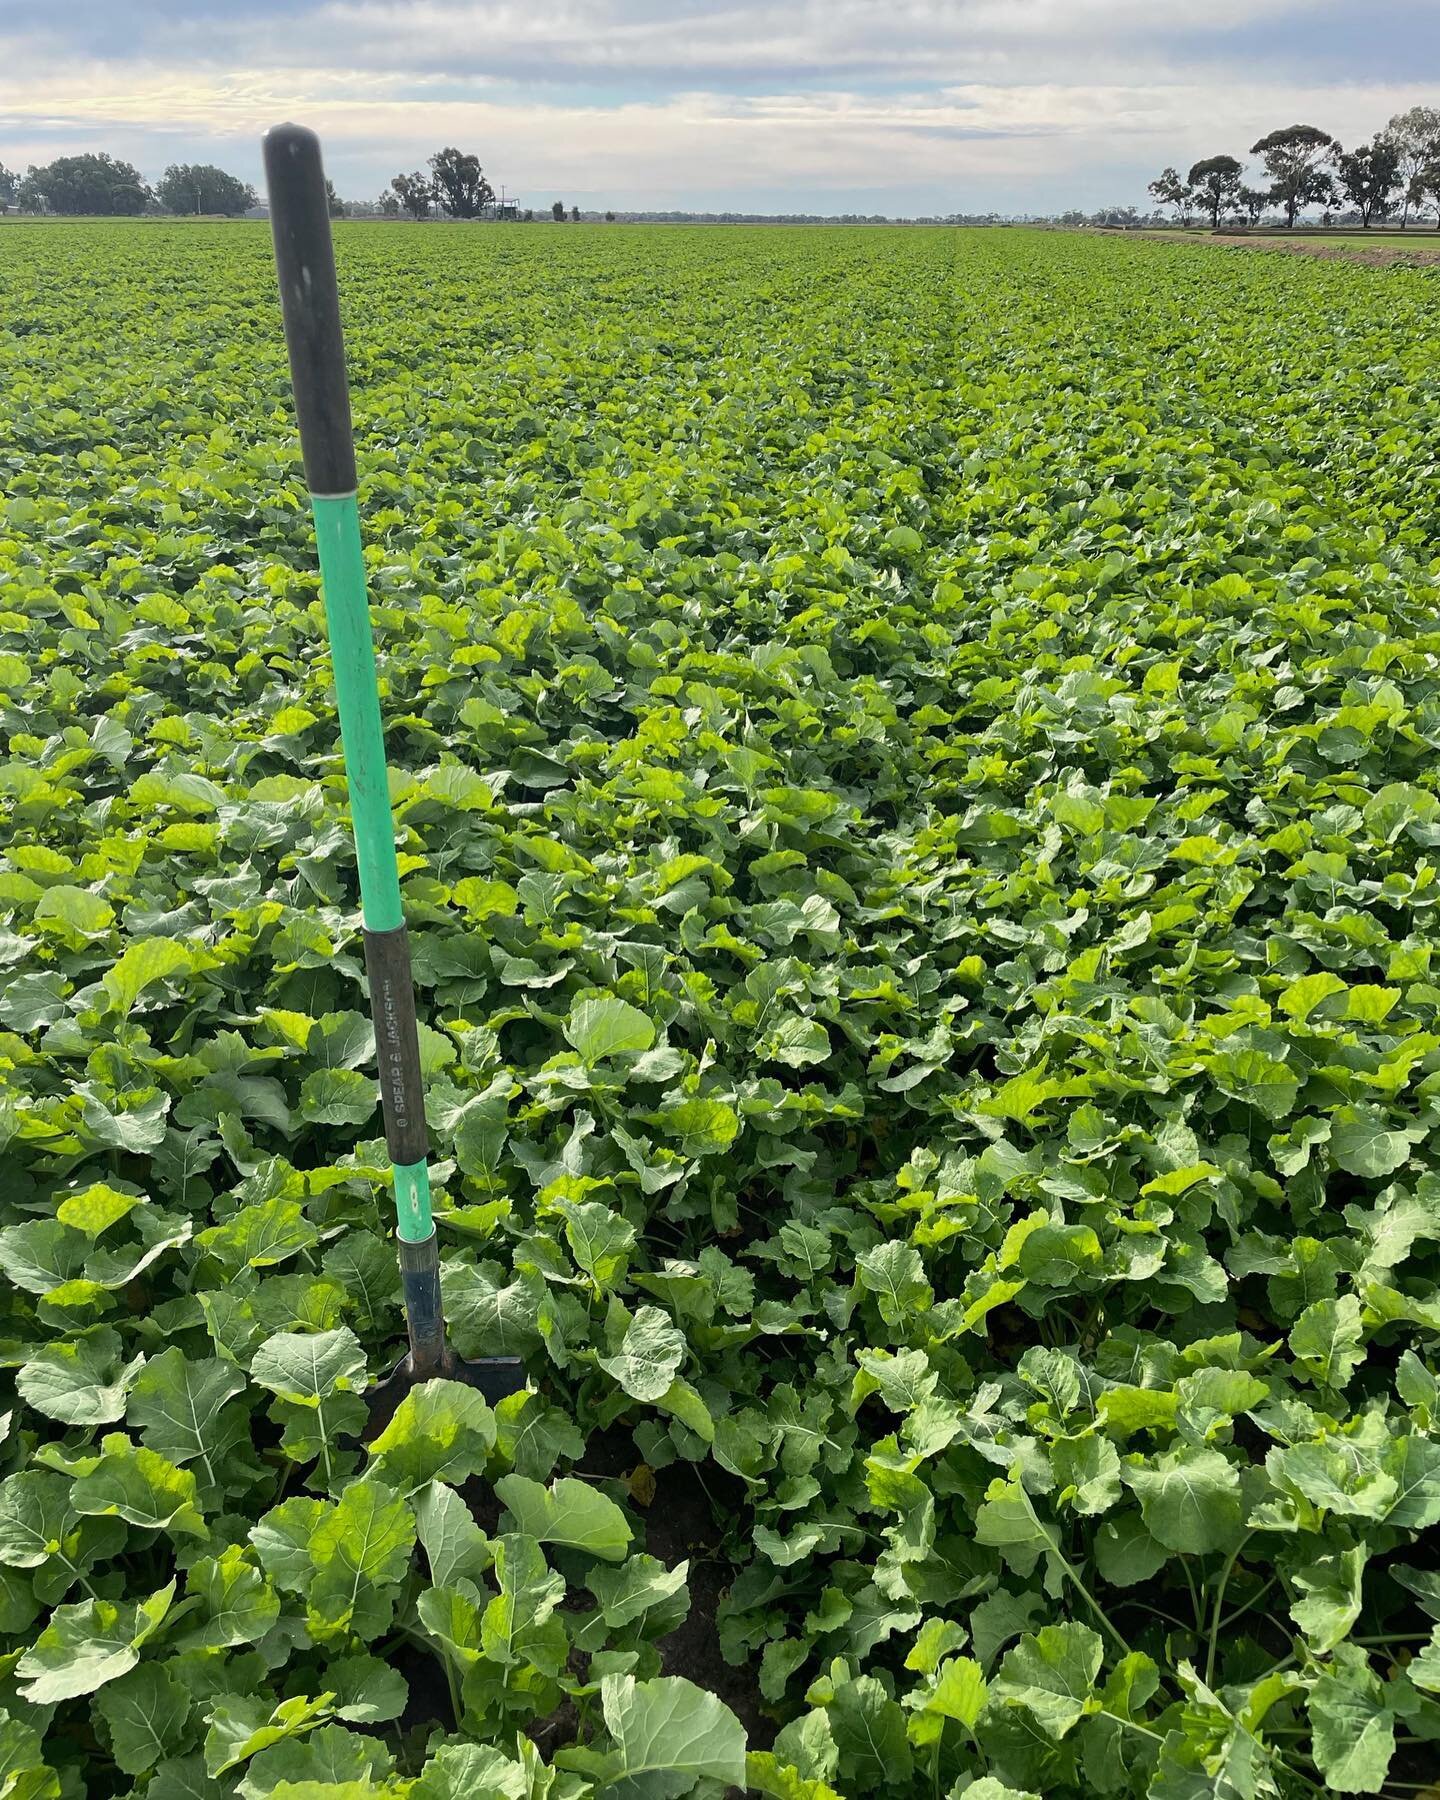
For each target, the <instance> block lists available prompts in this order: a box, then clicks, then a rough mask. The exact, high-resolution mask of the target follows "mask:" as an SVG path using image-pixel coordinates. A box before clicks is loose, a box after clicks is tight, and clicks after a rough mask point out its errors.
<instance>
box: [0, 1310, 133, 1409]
mask: <svg viewBox="0 0 1440 1800" xmlns="http://www.w3.org/2000/svg"><path fill="white" fill-rule="evenodd" d="M120 1349H121V1346H120V1339H119V1337H118V1336H117V1335H116V1333H115V1332H113V1331H111V1330H110V1329H109V1327H108V1326H104V1325H102V1326H99V1327H97V1328H96V1329H95V1330H93V1331H88V1332H85V1333H84V1334H83V1335H82V1336H79V1337H75V1338H72V1339H70V1340H69V1341H68V1342H61V1343H54V1344H46V1345H45V1346H44V1348H43V1349H41V1350H39V1351H38V1352H37V1353H36V1354H35V1355H34V1356H33V1357H31V1359H30V1360H29V1362H27V1363H24V1364H23V1365H22V1366H21V1368H20V1371H19V1373H18V1374H17V1375H16V1377H15V1389H16V1392H17V1393H18V1394H19V1395H20V1398H21V1399H22V1400H24V1401H25V1402H26V1403H27V1404H28V1405H30V1406H33V1407H34V1408H35V1409H36V1411H37V1412H42V1413H44V1414H45V1416H46V1417H47V1418H50V1419H60V1420H62V1421H63V1422H64V1423H65V1424H67V1425H113V1424H114V1423H115V1421H116V1420H117V1419H122V1418H124V1416H125V1403H126V1395H127V1393H128V1391H129V1389H130V1386H131V1384H132V1383H133V1382H134V1380H135V1377H136V1375H137V1374H138V1372H139V1370H140V1368H141V1366H142V1365H143V1363H144V1360H145V1359H144V1357H143V1356H137V1357H134V1358H132V1359H131V1361H129V1362H126V1363H122V1362H121V1360H120Z"/></svg>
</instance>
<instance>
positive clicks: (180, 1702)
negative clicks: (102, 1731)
mask: <svg viewBox="0 0 1440 1800" xmlns="http://www.w3.org/2000/svg"><path fill="white" fill-rule="evenodd" d="M192 1705H193V1701H192V1698H191V1695H190V1693H189V1692H188V1691H187V1689H186V1687H185V1685H184V1683H183V1682H180V1681H177V1680H176V1679H175V1677H174V1676H173V1675H172V1674H171V1673H170V1671H169V1670H168V1669H166V1668H165V1667H163V1666H162V1665H158V1664H156V1663H142V1664H141V1666H140V1667H139V1668H137V1669H132V1670H131V1671H130V1673H129V1674H128V1675H125V1676H123V1677H122V1678H121V1679H120V1680H119V1681H114V1682H111V1683H110V1684H109V1686H107V1687H104V1688H102V1689H101V1690H100V1694H99V1697H98V1699H97V1700H96V1702H95V1710H96V1711H97V1712H98V1713H99V1714H100V1717H101V1718H102V1719H103V1720H104V1721H105V1724H106V1726H107V1727H108V1728H109V1732H110V1744H111V1749H112V1751H113V1753H114V1757H115V1761H116V1763H117V1764H118V1765H119V1766H120V1768H122V1769H123V1770H124V1771H125V1773H126V1774H127V1775H143V1774H144V1773H145V1771H146V1770H147V1769H153V1768H154V1767H155V1765H156V1763H158V1762H163V1761H164V1759H165V1758H166V1757H167V1756H170V1755H172V1754H173V1753H174V1751H175V1750H177V1749H178V1748H179V1747H180V1746H181V1744H182V1743H183V1741H184V1737H185V1728H186V1723H187V1721H188V1720H189V1717H190V1712H191V1707H192Z"/></svg>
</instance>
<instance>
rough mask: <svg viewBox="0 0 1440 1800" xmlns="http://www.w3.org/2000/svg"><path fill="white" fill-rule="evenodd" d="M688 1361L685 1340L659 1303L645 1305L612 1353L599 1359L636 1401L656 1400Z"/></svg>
mask: <svg viewBox="0 0 1440 1800" xmlns="http://www.w3.org/2000/svg"><path fill="white" fill-rule="evenodd" d="M684 1360H685V1340H684V1338H682V1337H681V1335H680V1333H679V1332H678V1331H677V1330H676V1329H675V1327H674V1325H673V1324H672V1323H671V1322H670V1319H669V1317H668V1316H667V1315H666V1314H665V1313H663V1312H661V1310H660V1308H659V1307H658V1306H642V1307H641V1308H640V1309H639V1311H638V1312H636V1314H635V1316H634V1317H633V1318H632V1319H631V1320H630V1323H629V1324H628V1325H627V1326H626V1328H625V1335H624V1337H623V1338H622V1339H621V1342H620V1348H619V1350H618V1351H616V1353H615V1354H614V1355H613V1356H600V1357H597V1358H596V1361H597V1362H598V1363H599V1365H600V1367H601V1368H602V1369H604V1370H605V1372H606V1373H607V1374H608V1375H613V1376H614V1378H615V1380H616V1381H618V1382H619V1383H620V1386H621V1387H622V1388H624V1390H625V1392H626V1393H627V1394H629V1395H630V1397H631V1399H633V1400H641V1401H655V1400H658V1399H659V1398H660V1396H661V1395H662V1394H663V1393H664V1392H665V1391H666V1389H667V1388H668V1387H669V1386H670V1383H671V1382H672V1381H673V1380H674V1378H675V1374H676V1371H677V1370H678V1369H679V1367H680V1365H681V1363H682V1362H683V1361H684Z"/></svg>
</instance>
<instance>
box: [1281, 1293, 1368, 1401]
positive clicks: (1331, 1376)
mask: <svg viewBox="0 0 1440 1800" xmlns="http://www.w3.org/2000/svg"><path fill="white" fill-rule="evenodd" d="M1363 1335H1364V1334H1363V1332H1362V1331H1361V1327H1360V1302H1359V1301H1358V1300H1357V1299H1356V1298H1355V1296H1354V1295H1353V1294H1342V1295H1341V1297H1340V1298H1339V1299H1338V1300H1317V1301H1315V1302H1314V1304H1313V1305H1311V1306H1307V1307H1306V1309H1305V1311H1304V1312H1303V1313H1301V1315H1300V1317H1299V1318H1298V1319H1297V1320H1296V1321H1295V1324H1294V1326H1293V1327H1292V1329H1291V1332H1290V1337H1289V1340H1288V1341H1289V1344H1290V1348H1291V1350H1292V1351H1294V1353H1295V1358H1296V1361H1297V1362H1298V1363H1299V1364H1300V1366H1301V1368H1302V1369H1304V1370H1305V1372H1306V1373H1307V1374H1308V1375H1309V1376H1311V1378H1312V1379H1313V1380H1315V1381H1317V1382H1319V1383H1321V1384H1322V1385H1323V1386H1325V1387H1335V1388H1343V1387H1344V1386H1345V1384H1346V1383H1347V1382H1348V1381H1349V1379H1350V1377H1351V1376H1352V1375H1353V1374H1354V1373H1355V1371H1356V1369H1357V1368H1358V1367H1359V1366H1360V1364H1361V1362H1363V1361H1364V1357H1365V1352H1364V1351H1363V1350H1362V1349H1361V1343H1362V1340H1363Z"/></svg>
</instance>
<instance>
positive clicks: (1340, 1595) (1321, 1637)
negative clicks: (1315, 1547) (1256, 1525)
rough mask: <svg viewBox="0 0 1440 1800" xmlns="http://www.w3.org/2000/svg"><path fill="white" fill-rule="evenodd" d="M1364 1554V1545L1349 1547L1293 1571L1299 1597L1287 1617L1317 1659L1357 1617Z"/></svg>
mask: <svg viewBox="0 0 1440 1800" xmlns="http://www.w3.org/2000/svg"><path fill="white" fill-rule="evenodd" d="M1367 1554H1368V1553H1367V1551H1366V1549H1365V1546H1364V1545H1362V1544H1357V1545H1352V1546H1351V1547H1350V1548H1349V1549H1348V1550H1340V1551H1336V1552H1335V1553H1333V1554H1332V1555H1330V1556H1322V1557H1320V1558H1319V1559H1318V1560H1317V1561H1316V1562H1313V1563H1309V1564H1307V1565H1306V1566H1305V1567H1304V1568H1300V1569H1296V1570H1295V1573H1294V1578H1293V1579H1294V1585H1295V1586H1296V1587H1297V1588H1298V1589H1299V1590H1300V1593H1301V1595H1302V1598H1301V1599H1299V1600H1295V1601H1292V1602H1291V1606H1290V1615H1291V1617H1292V1618H1293V1619H1294V1621H1295V1623H1296V1624H1297V1625H1298V1626H1299V1627H1300V1629H1301V1631H1303V1632H1304V1634H1305V1637H1306V1639H1307V1641H1308V1643H1309V1645H1310V1648H1311V1649H1312V1650H1313V1651H1314V1652H1315V1654H1316V1655H1317V1656H1325V1655H1328V1654H1329V1652H1330V1651H1332V1650H1333V1649H1334V1648H1335V1646H1336V1645H1337V1644H1339V1643H1341V1642H1342V1641H1343V1640H1344V1638H1345V1637H1347V1636H1348V1634H1349V1631H1350V1628H1351V1626H1352V1625H1353V1624H1354V1623H1355V1621H1356V1620H1357V1619H1358V1618H1359V1617H1360V1608H1361V1604H1362V1599H1363V1594H1362V1586H1361V1583H1362V1580H1363V1577H1364V1572H1365V1563H1366V1559H1367Z"/></svg>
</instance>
